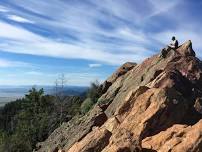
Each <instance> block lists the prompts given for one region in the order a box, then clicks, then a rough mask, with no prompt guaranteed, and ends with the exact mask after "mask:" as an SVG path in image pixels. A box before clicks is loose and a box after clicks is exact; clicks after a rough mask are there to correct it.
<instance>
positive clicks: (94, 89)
mask: <svg viewBox="0 0 202 152" xmlns="http://www.w3.org/2000/svg"><path fill="white" fill-rule="evenodd" d="M101 95H102V91H101V89H100V84H99V82H98V81H95V82H92V83H91V85H90V88H89V89H88V91H87V98H90V99H91V100H92V102H93V103H96V102H97V100H98V98H99V97H100V96H101Z"/></svg>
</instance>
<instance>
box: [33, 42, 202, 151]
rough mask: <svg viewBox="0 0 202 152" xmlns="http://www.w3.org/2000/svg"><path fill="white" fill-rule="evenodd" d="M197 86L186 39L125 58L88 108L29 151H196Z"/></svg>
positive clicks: (199, 139)
mask: <svg viewBox="0 0 202 152" xmlns="http://www.w3.org/2000/svg"><path fill="white" fill-rule="evenodd" d="M201 86H202V63H201V61H200V60H199V59H198V58H197V57H196V56H195V52H194V50H193V49H192V42H191V41H190V40H189V41H187V42H185V43H184V44H182V45H181V46H179V48H178V49H176V50H171V51H169V53H168V54H167V56H166V57H165V58H161V57H160V56H159V54H157V55H154V56H152V57H150V58H147V59H146V60H144V61H143V62H142V63H141V64H135V63H130V62H129V63H126V64H124V65H123V66H121V67H120V68H119V69H118V70H117V71H116V72H115V73H113V74H112V76H111V77H109V78H108V79H107V80H106V81H105V82H104V83H103V84H102V85H101V90H102V93H103V94H102V96H101V97H100V98H99V99H98V102H97V104H96V105H95V106H94V108H93V109H92V110H91V111H89V112H88V113H87V114H86V115H84V116H80V117H79V118H75V119H72V120H71V121H69V122H68V123H63V124H62V126H60V127H59V128H57V129H56V130H55V131H54V132H53V133H52V135H51V136H50V137H49V138H48V139H46V141H44V142H41V143H38V144H37V148H36V150H35V151H38V152H46V151H50V152H57V151H65V152H92V151H93V152H101V151H102V152H133V151H135V152H136V151H142V152H146V151H154V152H155V151H158V152H170V151H173V152H181V151H183V152H195V151H196V152H199V151H202V120H201V119H202V115H201V114H202V89H201Z"/></svg>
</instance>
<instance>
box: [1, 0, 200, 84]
mask: <svg viewBox="0 0 202 152" xmlns="http://www.w3.org/2000/svg"><path fill="white" fill-rule="evenodd" d="M201 8H202V1H201V0H191V1H190V0H48V1H47V0H0V85H54V82H55V80H56V79H58V77H59V75H61V74H62V73H63V74H64V75H65V78H66V80H67V84H68V85H76V86H87V85H89V83H90V82H92V81H95V80H99V81H100V82H102V81H104V80H105V79H106V78H107V77H109V76H110V75H111V74H112V72H113V71H114V70H115V69H116V68H118V67H119V66H120V65H122V64H123V63H125V62H128V61H130V62H136V63H140V62H142V61H143V60H144V59H145V58H147V57H150V56H151V55H154V54H156V53H158V52H159V50H160V49H161V48H163V47H164V46H165V45H166V44H167V43H169V41H170V39H171V36H176V38H177V39H178V40H179V42H180V43H183V42H184V41H186V40H192V42H193V48H194V50H195V52H196V54H197V56H198V57H199V58H201V53H200V50H202V43H201V42H202V41H201V38H202V28H201V25H202V15H201V14H202V9H201Z"/></svg>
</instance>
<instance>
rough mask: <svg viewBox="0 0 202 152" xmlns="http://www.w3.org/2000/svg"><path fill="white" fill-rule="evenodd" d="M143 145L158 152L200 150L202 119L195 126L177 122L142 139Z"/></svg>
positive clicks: (201, 144)
mask: <svg viewBox="0 0 202 152" xmlns="http://www.w3.org/2000/svg"><path fill="white" fill-rule="evenodd" d="M142 147H144V148H145V149H153V150H155V151H158V152H170V151H172V152H190V151H193V152H197V151H198V152H200V151H201V148H202V120H200V121H199V122H198V123H196V124H195V125H193V126H187V125H180V124H176V125H173V126H172V127H170V128H168V129H167V130H165V131H162V132H160V133H159V134H157V135H154V136H151V137H147V138H145V139H144V140H143V141H142Z"/></svg>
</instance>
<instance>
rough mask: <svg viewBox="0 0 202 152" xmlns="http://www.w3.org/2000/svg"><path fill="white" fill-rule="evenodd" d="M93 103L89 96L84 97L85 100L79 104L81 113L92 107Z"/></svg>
mask: <svg viewBox="0 0 202 152" xmlns="http://www.w3.org/2000/svg"><path fill="white" fill-rule="evenodd" d="M93 105H94V103H93V101H92V100H91V98H86V100H84V102H83V103H82V105H81V113H82V114H85V113H87V112H88V111H89V110H90V109H91V108H92V107H93Z"/></svg>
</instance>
